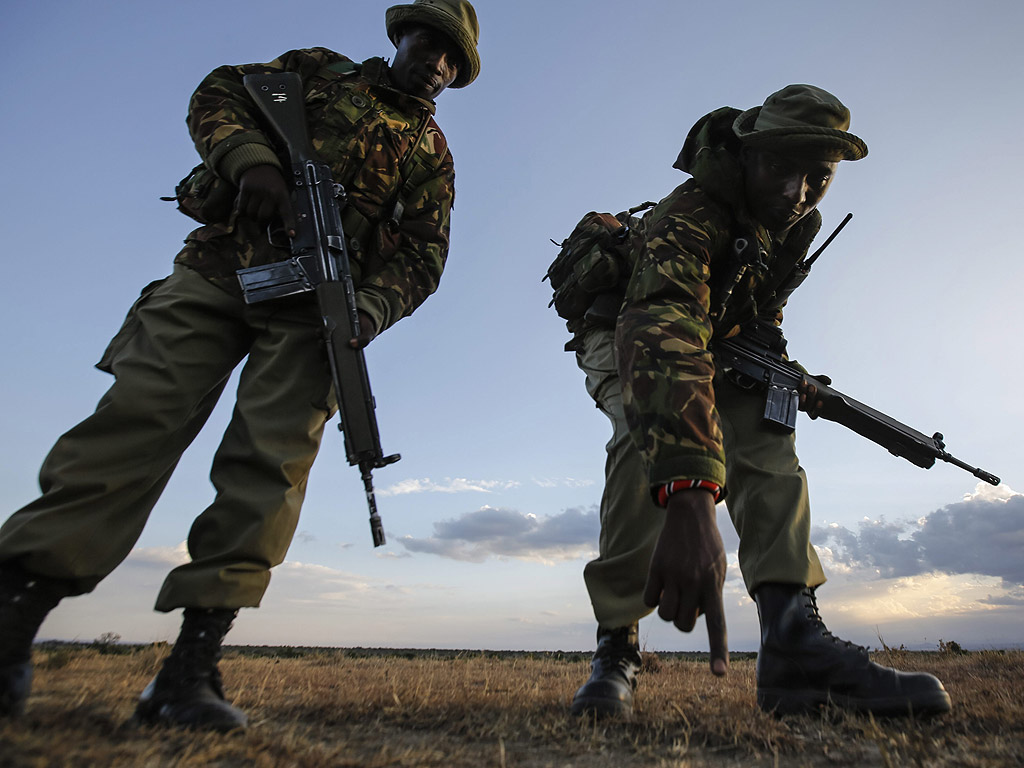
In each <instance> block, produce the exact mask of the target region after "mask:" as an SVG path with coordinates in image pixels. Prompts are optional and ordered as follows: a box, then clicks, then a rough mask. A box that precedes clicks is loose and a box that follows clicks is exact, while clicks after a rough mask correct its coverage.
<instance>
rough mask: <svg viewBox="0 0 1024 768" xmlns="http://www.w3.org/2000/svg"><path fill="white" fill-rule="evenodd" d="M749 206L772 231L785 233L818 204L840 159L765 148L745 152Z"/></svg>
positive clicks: (830, 181)
mask: <svg viewBox="0 0 1024 768" xmlns="http://www.w3.org/2000/svg"><path fill="white" fill-rule="evenodd" d="M743 157H744V178H745V182H746V196H747V207H748V208H749V210H750V212H751V214H753V216H754V218H755V219H757V220H758V222H760V223H761V224H762V225H764V227H765V228H766V229H767V230H768V231H769V232H775V233H782V232H785V231H787V230H788V229H790V228H791V227H792V226H793V225H794V224H796V223H797V222H798V221H800V220H801V219H802V218H804V217H805V216H806V215H807V214H809V213H810V212H811V211H813V210H814V209H815V208H817V207H818V203H820V202H821V199H822V198H823V197H824V196H825V193H826V192H827V191H828V188H829V185H830V184H831V183H832V177H833V176H834V175H835V172H836V166H837V165H839V163H837V162H827V161H825V160H811V159H807V158H803V157H797V156H794V155H782V154H778V153H776V152H768V151H765V150H757V151H751V150H748V151H747V152H745V153H744V155H743Z"/></svg>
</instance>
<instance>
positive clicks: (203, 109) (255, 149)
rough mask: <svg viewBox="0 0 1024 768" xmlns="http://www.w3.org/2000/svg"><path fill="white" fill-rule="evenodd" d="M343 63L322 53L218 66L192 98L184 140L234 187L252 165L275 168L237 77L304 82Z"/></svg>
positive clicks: (336, 56)
mask: <svg viewBox="0 0 1024 768" xmlns="http://www.w3.org/2000/svg"><path fill="white" fill-rule="evenodd" d="M339 60H346V59H345V57H343V56H340V55H339V54H336V53H334V52H333V51H328V50H327V49H325V48H311V49H308V50H297V51H289V52H288V53H285V54H283V55H281V56H279V57H278V58H276V59H274V60H273V61H271V62H268V63H266V64H244V65H241V66H230V65H229V66H223V67H218V68H217V69H215V70H213V72H211V73H210V74H209V75H207V76H206V77H205V78H204V79H203V81H202V82H201V83H200V84H199V86H198V87H197V88H196V90H195V92H194V93H193V94H192V99H191V101H190V102H189V109H188V129H189V134H190V135H191V136H192V140H193V142H195V146H196V150H197V151H198V152H199V156H200V157H202V158H203V161H204V162H205V163H206V165H207V167H209V168H211V169H212V170H213V171H214V172H215V173H217V175H218V176H221V177H222V178H225V179H227V180H228V181H230V182H231V183H232V184H237V183H238V179H239V177H240V176H241V175H242V173H243V172H244V171H246V170H248V169H249V168H252V167H254V166H256V165H264V164H270V165H276V166H280V164H281V163H280V161H279V160H278V157H277V154H276V153H275V152H274V150H273V147H272V145H271V142H270V140H269V139H268V138H267V137H266V135H265V134H264V133H263V131H262V130H261V129H260V126H259V122H258V120H257V119H256V116H255V115H254V114H253V113H252V106H253V105H252V100H251V99H250V98H249V95H248V94H247V93H246V90H245V86H243V85H242V77H243V76H244V75H246V74H249V73H253V72H281V71H287V72H297V73H299V75H301V76H302V78H303V81H305V80H306V79H307V78H308V77H309V76H310V75H312V74H313V73H315V72H316V71H317V70H319V69H320V67H322V66H324V65H325V64H328V63H331V62H334V61H339Z"/></svg>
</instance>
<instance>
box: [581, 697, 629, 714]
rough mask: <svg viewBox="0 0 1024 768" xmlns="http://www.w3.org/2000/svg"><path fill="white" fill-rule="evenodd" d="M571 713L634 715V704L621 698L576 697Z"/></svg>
mask: <svg viewBox="0 0 1024 768" xmlns="http://www.w3.org/2000/svg"><path fill="white" fill-rule="evenodd" d="M569 714H571V715H573V716H575V717H580V716H582V715H589V714H593V715H597V716H598V717H632V716H633V706H632V704H627V703H626V702H624V701H621V700H619V699H597V698H586V697H583V698H575V699H573V700H572V706H571V707H570V708H569Z"/></svg>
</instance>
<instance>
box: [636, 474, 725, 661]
mask: <svg viewBox="0 0 1024 768" xmlns="http://www.w3.org/2000/svg"><path fill="white" fill-rule="evenodd" d="M725 571H726V561H725V547H724V546H723V545H722V537H721V535H720V534H719V532H718V522H717V520H716V519H715V500H714V497H713V496H712V495H711V494H710V493H708V492H707V491H705V490H702V489H688V490H683V491H677V492H676V493H674V494H672V496H671V497H670V498H669V501H668V509H667V510H666V511H665V525H664V526H663V527H662V529H661V535H660V536H659V537H658V543H657V545H656V546H655V548H654V554H653V556H652V557H651V566H650V570H649V572H648V575H647V586H646V588H645V589H644V603H646V604H647V605H648V606H650V607H651V608H653V607H654V606H658V616H660V617H661V618H662V619H664V620H665V621H671V622H673V623H674V624H675V625H676V627H677V628H678V629H681V630H682V631H684V632H690V631H692V630H693V628H694V626H695V625H696V623H697V617H698V616H700V615H701V614H704V616H705V622H706V624H707V630H708V644H709V647H710V651H711V671H712V672H713V673H714V674H716V675H724V674H725V673H726V671H727V670H728V668H729V643H728V639H727V633H726V627H725V609H724V607H723V605H722V585H723V584H724V583H725Z"/></svg>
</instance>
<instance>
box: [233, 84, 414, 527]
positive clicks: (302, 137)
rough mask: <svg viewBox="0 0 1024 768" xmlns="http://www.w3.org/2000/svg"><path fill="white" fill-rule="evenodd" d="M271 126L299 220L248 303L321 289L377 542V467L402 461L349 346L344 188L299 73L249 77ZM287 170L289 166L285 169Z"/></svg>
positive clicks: (353, 453) (255, 281)
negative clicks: (323, 158) (315, 138)
mask: <svg viewBox="0 0 1024 768" xmlns="http://www.w3.org/2000/svg"><path fill="white" fill-rule="evenodd" d="M243 82H244V84H245V88H246V90H247V91H248V92H249V94H250V95H251V96H252V98H253V100H254V101H255V102H256V105H257V106H258V107H259V108H260V111H261V113H262V114H263V116H264V117H265V118H266V122H267V125H268V126H269V127H270V129H271V130H272V131H273V132H274V133H275V134H276V136H277V138H278V139H280V141H281V143H282V144H284V146H285V147H286V148H287V154H288V159H289V163H288V166H289V168H290V171H289V172H290V175H291V177H292V182H293V183H294V185H295V190H294V193H293V195H292V201H293V206H294V209H295V214H296V219H297V222H298V223H297V226H296V233H295V237H293V238H291V241H290V248H291V254H292V255H291V258H290V259H289V260H288V261H284V262H278V263H275V264H268V265H265V266H261V267H252V268H249V269H242V270H239V271H238V279H239V282H240V283H241V285H242V292H243V295H244V297H245V301H246V302H247V303H255V302H259V301H266V300H267V299H273V298H277V297H279V296H288V295H291V294H295V293H305V292H307V291H315V292H316V298H317V303H318V305H319V309H320V314H321V316H322V317H323V337H324V346H325V351H326V354H327V360H328V364H329V366H330V370H331V377H332V378H333V380H334V391H335V396H336V398H337V400H338V414H339V417H340V420H341V423H340V424H339V429H341V430H342V432H343V433H344V437H345V453H346V456H347V458H348V463H349V464H350V465H352V466H356V465H358V467H359V470H360V473H361V476H362V480H363V487H364V489H365V491H366V501H367V505H368V506H369V508H370V531H371V533H372V535H373V544H374V546H375V547H379V546H381V545H382V544H384V543H385V537H384V528H383V525H382V523H381V519H380V515H379V514H378V512H377V502H376V497H375V496H374V491H373V470H374V469H377V468H380V467H384V466H387V465H388V464H392V463H394V462H396V461H398V460H399V459H400V458H401V456H399V455H398V454H393V455H391V456H385V455H384V452H383V451H382V450H381V446H380V432H379V430H378V428H377V416H376V413H375V403H374V399H373V393H372V392H371V390H370V377H369V374H368V372H367V369H366V357H365V355H364V354H363V350H362V349H354V348H353V347H352V346H350V345H349V341H350V340H351V339H354V338H356V337H357V336H358V335H359V332H360V328H359V312H358V310H357V308H356V298H355V288H354V286H353V283H352V272H351V269H350V266H349V258H348V249H347V246H346V244H345V233H344V231H343V230H342V225H341V215H340V213H339V210H338V200H339V198H342V197H343V195H344V190H342V189H341V186H340V185H337V184H335V183H334V181H333V179H332V178H331V171H330V168H329V167H328V166H327V165H326V164H324V163H321V162H319V160H317V158H316V155H315V153H314V151H313V148H312V146H311V145H310V142H309V132H308V130H307V128H306V113H305V106H304V103H303V95H302V81H301V79H300V78H299V76H298V75H297V74H295V73H294V72H282V73H275V74H252V75H246V76H245V77H244V79H243ZM287 175H288V173H286V176H287Z"/></svg>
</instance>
